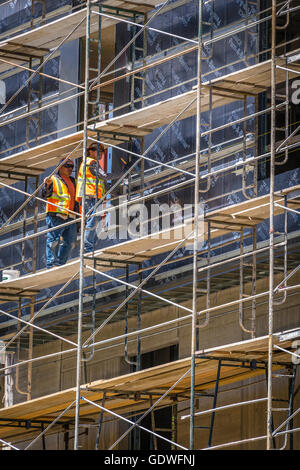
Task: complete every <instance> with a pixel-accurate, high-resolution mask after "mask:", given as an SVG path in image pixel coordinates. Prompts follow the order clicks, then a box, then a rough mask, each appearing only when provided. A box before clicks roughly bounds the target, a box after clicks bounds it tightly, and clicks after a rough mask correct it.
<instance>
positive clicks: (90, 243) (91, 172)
mask: <svg viewBox="0 0 300 470" xmlns="http://www.w3.org/2000/svg"><path fill="white" fill-rule="evenodd" d="M97 152H99V155H98V161H97ZM106 158H107V151H106V150H105V149H104V146H103V145H102V144H100V145H99V148H98V150H97V143H93V144H91V145H90V146H89V147H88V149H87V159H86V182H85V184H84V178H83V163H81V165H80V168H79V173H78V178H77V188H76V201H78V202H79V204H80V206H81V200H82V197H83V194H84V191H85V195H86V197H85V213H86V214H89V217H87V220H86V225H85V232H84V251H85V252H86V253H89V252H91V251H94V248H95V241H96V225H97V222H98V221H99V217H97V216H95V215H94V213H95V210H94V207H95V205H96V203H97V201H98V200H100V199H102V198H103V196H104V195H105V182H107V181H108V180H111V181H113V180H116V179H119V178H120V177H121V176H122V174H123V172H124V171H126V168H127V165H128V164H127V163H126V161H125V160H124V159H123V158H121V161H122V163H123V170H122V172H119V173H112V172H111V173H106V172H105V171H104V170H103V169H102V168H101V165H100V162H104V161H105V160H106ZM97 188H98V189H97ZM100 209H101V208H99V207H98V208H97V209H96V211H97V210H98V211H99V210H100Z"/></svg>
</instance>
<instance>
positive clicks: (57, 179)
mask: <svg viewBox="0 0 300 470" xmlns="http://www.w3.org/2000/svg"><path fill="white" fill-rule="evenodd" d="M62 161H63V160H62ZM62 161H61V162H62ZM73 168H74V163H73V161H72V160H71V159H68V160H67V161H66V162H65V163H64V164H63V165H62V166H61V167H60V168H59V170H58V172H57V173H56V174H54V175H52V176H51V177H50V178H49V177H48V178H45V179H44V187H43V189H42V197H43V198H44V199H47V206H46V213H47V216H46V223H47V225H48V228H54V227H57V230H52V231H51V232H48V233H47V241H46V258H47V269H50V268H52V267H54V266H61V265H63V264H65V263H66V262H67V260H68V257H69V254H70V251H71V249H72V248H73V247H74V246H75V242H76V236H77V228H76V225H77V224H76V223H74V224H71V225H68V226H66V227H60V225H62V224H64V223H65V222H67V221H69V220H72V219H75V218H76V214H74V213H72V212H78V211H79V205H78V202H77V201H76V197H75V196H76V180H75V179H74V178H73V177H72V176H71V174H72V171H73ZM70 211H72V212H70Z"/></svg>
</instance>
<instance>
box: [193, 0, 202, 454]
mask: <svg viewBox="0 0 300 470" xmlns="http://www.w3.org/2000/svg"><path fill="white" fill-rule="evenodd" d="M202 3H203V2H202V0H199V25H198V40H199V44H198V70H197V79H198V82H197V117H196V156H195V184H194V188H195V189H194V192H195V194H194V198H195V199H194V252H193V304H192V305H193V314H192V337H191V403H190V409H191V418H190V449H191V450H192V449H194V413H195V353H196V328H197V279H198V272H197V254H198V238H199V182H200V175H199V166H200V150H201V145H200V139H201V128H200V126H201V122H200V117H201V72H202V64H201V54H202Z"/></svg>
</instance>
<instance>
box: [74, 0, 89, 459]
mask: <svg viewBox="0 0 300 470" xmlns="http://www.w3.org/2000/svg"><path fill="white" fill-rule="evenodd" d="M90 13H91V1H90V0H87V4H86V38H85V40H86V43H85V94H84V128H83V188H84V190H83V192H82V200H81V202H82V208H81V231H80V232H81V239H80V271H79V275H80V277H79V308H78V335H77V363H76V411H75V436H74V450H78V437H79V411H80V382H81V353H82V315H83V287H84V286H83V276H84V229H85V199H86V197H85V181H86V160H87V141H88V134H87V128H88V111H89V103H88V102H89V58H90Z"/></svg>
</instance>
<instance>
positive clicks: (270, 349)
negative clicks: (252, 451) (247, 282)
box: [267, 0, 276, 450]
mask: <svg viewBox="0 0 300 470" xmlns="http://www.w3.org/2000/svg"><path fill="white" fill-rule="evenodd" d="M271 37H272V39H271V41H272V44H271V61H272V64H271V156H270V255H269V339H268V402H267V450H271V449H272V442H273V436H272V431H273V430H272V425H273V422H272V394H273V383H272V363H273V308H274V190H275V152H276V147H275V145H276V142H275V137H276V136H275V132H276V108H275V107H276V57H275V47H276V0H272V27H271Z"/></svg>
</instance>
